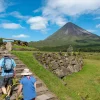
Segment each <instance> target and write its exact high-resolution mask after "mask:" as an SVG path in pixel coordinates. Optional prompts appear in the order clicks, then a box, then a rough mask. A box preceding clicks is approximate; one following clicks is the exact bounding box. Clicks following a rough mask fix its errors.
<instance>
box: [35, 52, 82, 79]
mask: <svg viewBox="0 0 100 100" xmlns="http://www.w3.org/2000/svg"><path fill="white" fill-rule="evenodd" d="M34 56H35V58H36V59H37V60H38V61H39V62H40V63H41V64H42V65H43V66H44V67H45V68H46V69H48V70H50V71H51V72H53V73H54V74H56V75H57V76H58V77H60V78H63V77H64V76H67V75H70V74H72V73H74V72H78V71H80V70H81V69H82V66H83V60H82V58H81V57H79V56H77V55H68V54H67V53H61V52H60V53H35V54H34Z"/></svg>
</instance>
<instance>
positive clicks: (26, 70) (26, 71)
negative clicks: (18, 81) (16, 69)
mask: <svg viewBox="0 0 100 100" xmlns="http://www.w3.org/2000/svg"><path fill="white" fill-rule="evenodd" d="M21 75H32V73H31V72H30V71H29V69H24V70H23V72H22V73H21Z"/></svg>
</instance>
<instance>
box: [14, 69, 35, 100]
mask: <svg viewBox="0 0 100 100" xmlns="http://www.w3.org/2000/svg"><path fill="white" fill-rule="evenodd" d="M21 75H22V76H23V77H22V78H21V80H20V84H19V87H18V91H17V96H16V100H18V96H19V95H20V93H21V90H22V94H23V100H35V98H36V79H35V78H34V77H33V76H32V73H31V72H30V71H29V69H24V71H23V72H22V73H21Z"/></svg>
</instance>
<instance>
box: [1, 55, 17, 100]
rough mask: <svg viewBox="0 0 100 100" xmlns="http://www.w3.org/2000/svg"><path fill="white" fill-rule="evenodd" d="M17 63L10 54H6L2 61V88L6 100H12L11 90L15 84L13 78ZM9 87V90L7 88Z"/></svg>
mask: <svg viewBox="0 0 100 100" xmlns="http://www.w3.org/2000/svg"><path fill="white" fill-rule="evenodd" d="M15 67H16V63H15V61H14V59H12V58H10V56H9V54H5V55H4V57H3V58H2V59H1V60H0V70H1V76H0V77H1V79H0V88H1V90H2V92H3V94H4V95H5V96H6V98H5V99H6V100H10V88H11V86H12V84H13V80H12V79H13V77H14V75H15ZM6 87H7V88H6Z"/></svg>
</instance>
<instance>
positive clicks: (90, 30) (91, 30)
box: [87, 29, 96, 33]
mask: <svg viewBox="0 0 100 100" xmlns="http://www.w3.org/2000/svg"><path fill="white" fill-rule="evenodd" d="M87 31H89V32H92V33H94V32H96V30H93V29H87Z"/></svg>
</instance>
